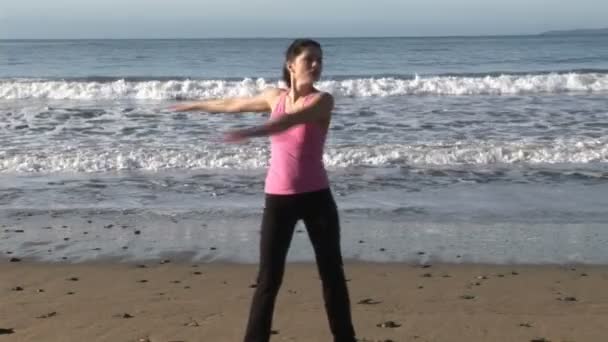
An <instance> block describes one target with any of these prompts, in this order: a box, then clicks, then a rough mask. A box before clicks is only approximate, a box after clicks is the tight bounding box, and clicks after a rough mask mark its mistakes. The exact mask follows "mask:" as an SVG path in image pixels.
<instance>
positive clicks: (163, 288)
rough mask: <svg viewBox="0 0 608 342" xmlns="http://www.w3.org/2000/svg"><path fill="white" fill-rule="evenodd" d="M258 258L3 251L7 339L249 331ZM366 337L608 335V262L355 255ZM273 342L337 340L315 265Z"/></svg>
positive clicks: (355, 293) (201, 336)
mask: <svg viewBox="0 0 608 342" xmlns="http://www.w3.org/2000/svg"><path fill="white" fill-rule="evenodd" d="M256 267H257V266H256V265H242V264H240V265H239V264H221V263H201V264H191V263H187V262H183V261H177V260H165V262H164V263H162V262H161V260H157V261H148V262H145V263H141V264H136V263H118V262H107V261H106V262H103V263H102V262H97V263H80V264H67V263H65V264H63V263H40V262H31V261H28V260H21V261H14V262H10V261H9V258H5V257H4V259H2V260H0V272H1V274H2V277H0V295H1V297H2V305H1V306H0V341H2V342H4V341H20V342H30V341H32V342H33V341H36V342H39V341H45V342H54V341H57V342H59V341H61V342H68V341H112V342H116V341H125V342H127V341H142V342H143V341H151V342H157V341H158V342H169V341H174V342H176V341H188V342H190V341H220V342H221V341H241V340H242V335H243V331H244V328H245V321H246V318H247V313H248V310H249V303H250V300H251V296H252V294H253V291H254V287H253V285H254V280H255V272H256ZM345 269H346V273H347V277H348V279H349V288H350V292H351V302H352V309H353V318H354V323H355V328H356V330H357V333H358V337H359V338H360V339H361V340H362V341H456V342H458V341H469V342H470V341H551V342H556V341H561V342H566V341H576V342H581V341H598V342H601V341H606V336H608V335H607V331H608V330H606V329H607V328H606V322H608V292H606V291H605V289H606V288H607V287H608V266H581V265H576V266H553V265H548V266H522V265H513V266H496V265H470V264H469V265H449V264H448V265H446V264H441V265H439V264H437V265H413V264H371V263H361V262H347V264H346V265H345ZM273 329H274V330H275V332H276V333H275V334H273V337H272V341H331V335H330V332H329V327H328V324H327V320H326V316H325V311H324V306H323V302H322V297H321V285H320V281H319V279H318V276H317V272H316V269H315V267H314V265H312V264H308V263H290V264H288V267H287V270H286V274H285V279H284V282H283V286H282V288H281V292H280V294H279V298H278V302H277V307H276V313H275V320H274V324H273Z"/></svg>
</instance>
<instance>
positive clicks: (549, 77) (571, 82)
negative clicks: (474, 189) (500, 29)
mask: <svg viewBox="0 0 608 342" xmlns="http://www.w3.org/2000/svg"><path fill="white" fill-rule="evenodd" d="M276 86H281V83H280V82H277V81H272V80H266V79H263V78H259V79H250V78H246V79H243V80H241V81H231V80H162V81H161V80H144V81H129V80H123V79H120V80H114V81H112V80H110V81H72V80H39V79H36V80H34V79H11V80H0V99H9V100H10V99H33V98H37V99H74V100H97V99H136V100H163V99H176V98H179V99H195V98H215V97H231V96H249V95H253V94H255V93H257V92H259V91H261V90H263V89H265V88H268V87H276ZM318 87H319V88H320V89H322V90H324V91H330V92H332V93H333V94H334V95H336V96H348V97H370V96H378V97H381V96H402V95H488V94H494V95H501V94H536V93H560V92H605V91H608V74H604V73H574V72H573V73H565V74H557V73H552V74H530V75H500V76H485V77H462V76H436V77H418V76H416V77H415V78H411V79H405V78H390V77H389V78H353V79H345V80H325V81H320V82H319V84H318Z"/></svg>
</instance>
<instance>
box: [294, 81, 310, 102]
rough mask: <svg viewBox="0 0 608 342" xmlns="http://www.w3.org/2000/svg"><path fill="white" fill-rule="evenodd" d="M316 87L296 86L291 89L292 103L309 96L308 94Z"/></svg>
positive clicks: (307, 85) (308, 85)
mask: <svg viewBox="0 0 608 342" xmlns="http://www.w3.org/2000/svg"><path fill="white" fill-rule="evenodd" d="M314 89H315V88H314V87H313V85H312V84H302V85H298V84H294V85H292V86H291V88H290V89H289V97H290V98H291V101H292V103H294V102H296V101H297V100H298V99H299V98H300V97H303V96H307V95H308V94H310V93H312V92H313V91H314Z"/></svg>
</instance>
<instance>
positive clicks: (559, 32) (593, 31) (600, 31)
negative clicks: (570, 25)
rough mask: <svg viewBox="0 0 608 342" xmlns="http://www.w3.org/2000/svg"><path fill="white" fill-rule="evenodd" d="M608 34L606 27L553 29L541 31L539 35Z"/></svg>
mask: <svg viewBox="0 0 608 342" xmlns="http://www.w3.org/2000/svg"><path fill="white" fill-rule="evenodd" d="M603 34H608V28H600V29H575V30H555V31H546V32H543V33H541V34H540V35H541V36H555V35H603Z"/></svg>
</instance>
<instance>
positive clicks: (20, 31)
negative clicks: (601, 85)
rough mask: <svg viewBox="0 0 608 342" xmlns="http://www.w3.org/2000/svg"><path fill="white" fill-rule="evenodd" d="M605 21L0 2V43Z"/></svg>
mask: <svg viewBox="0 0 608 342" xmlns="http://www.w3.org/2000/svg"><path fill="white" fill-rule="evenodd" d="M606 18H608V1H606V0H576V1H573V0H306V1H304V0H300V1H297V0H0V39H62V38H76V39H80V38H235V37H302V36H307V37H370V36H372V37H373V36H453V35H516V34H534V33H540V32H543V31H548V30H562V29H576V28H602V27H608V19H606Z"/></svg>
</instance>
